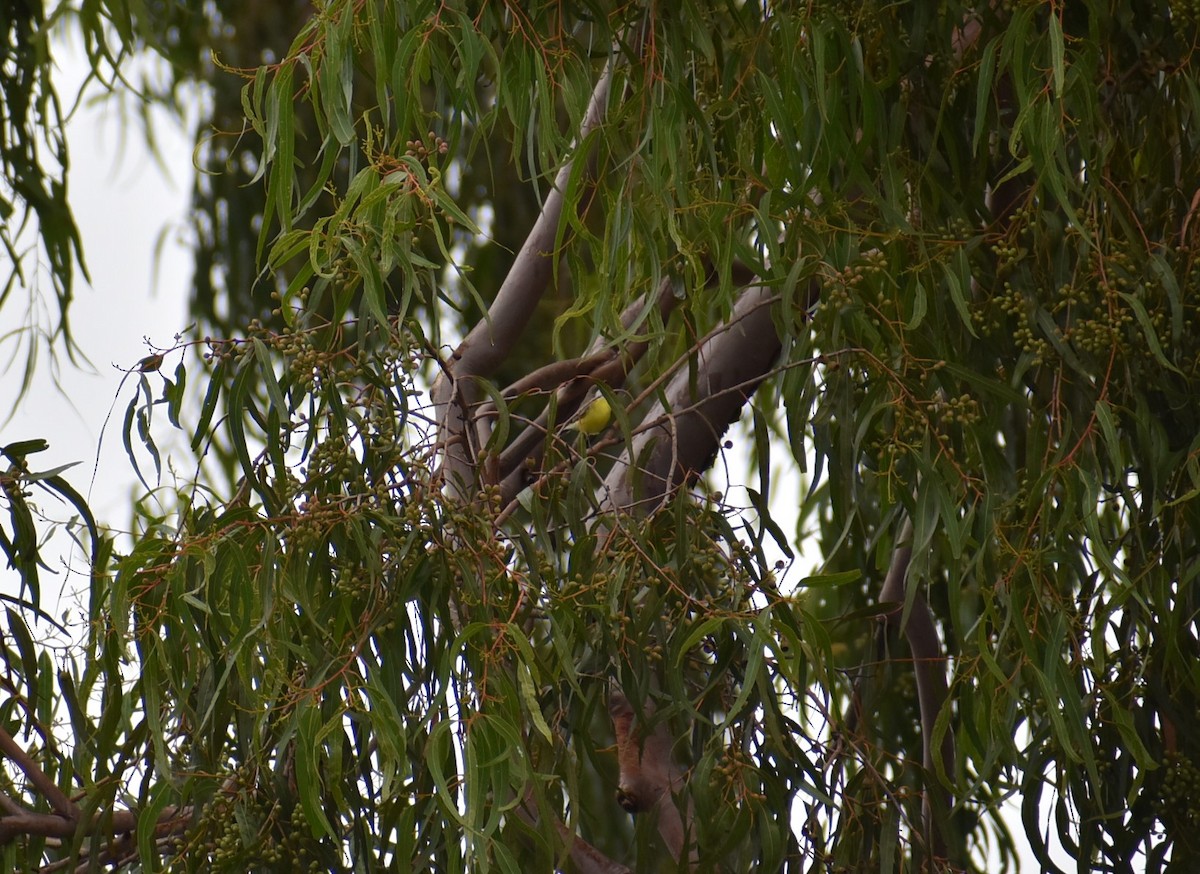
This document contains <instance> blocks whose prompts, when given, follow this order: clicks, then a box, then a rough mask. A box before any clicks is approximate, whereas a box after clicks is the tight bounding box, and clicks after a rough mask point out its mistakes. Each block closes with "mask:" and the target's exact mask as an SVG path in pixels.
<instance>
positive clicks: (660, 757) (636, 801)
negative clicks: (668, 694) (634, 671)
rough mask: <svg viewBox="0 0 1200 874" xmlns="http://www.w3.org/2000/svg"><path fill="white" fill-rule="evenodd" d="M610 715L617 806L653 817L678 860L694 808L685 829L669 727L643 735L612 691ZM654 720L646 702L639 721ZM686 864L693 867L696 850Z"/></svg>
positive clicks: (624, 701) (689, 810) (630, 711)
mask: <svg viewBox="0 0 1200 874" xmlns="http://www.w3.org/2000/svg"><path fill="white" fill-rule="evenodd" d="M608 713H609V716H610V717H612V723H613V734H614V735H615V736H616V739H617V763H618V766H619V768H620V771H619V778H618V779H619V781H620V782H619V784H618V786H617V803H618V804H620V805H621V807H622V808H623V809H624V810H625V811H627V812H628V813H633V814H637V813H646V812H647V811H653V812H654V813H655V814H656V816H657V826H658V833H659V835H661V836H662V839H663V842H664V843H665V844H666V845H667V849H668V850H669V851H670V853H671V856H672V857H673V858H675V859H678V860H682V859H683V856H684V852H683V851H684V848H685V847H686V846H687V838H688V831H690V828H691V822H692V804H691V800H690V799H689V800H688V801H687V823H686V825H685V823H684V817H683V814H682V813H681V812H680V810H679V804H678V803H677V799H676V795H677V794H678V793H679V792H680V790H682V788H683V770H682V769H681V768H680V767H679V765H678V764H676V762H675V754H674V747H675V738H673V737H672V736H671V728H670V726H669V725H668V724H667V722H666V721H665V720H660V721H659V722H658V723H657V724H656V725H655V726H654V731H653V732H651V733H650V734H648V735H647V734H646V733H645V731H644V726H642V725H640V724H639V720H638V718H637V714H636V713H635V712H634V709H633V705H631V704H630V703H629V699H628V698H626V697H625V696H624V695H623V694H621V693H620V692H616V691H614V692H613V693H612V695H611V697H610V698H609V704H608ZM653 715H654V705H653V703H651V702H649V701H647V702H646V703H645V704H644V705H643V708H642V717H643V718H649V717H651V716H653ZM690 861H691V862H693V863H694V862H695V861H696V856H695V851H694V850H693V852H692V853H691V854H690Z"/></svg>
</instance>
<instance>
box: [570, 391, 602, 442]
mask: <svg viewBox="0 0 1200 874" xmlns="http://www.w3.org/2000/svg"><path fill="white" fill-rule="evenodd" d="M611 420H612V405H611V404H609V402H608V398H606V397H603V396H601V397H598V398H596V399H595V400H594V401H592V402H591V403H590V404H588V405H587V408H586V409H585V410H584V411H583V415H581V416H580V417H579V418H578V419H575V420H574V421H573V422H570V423H568V424H567V428H568V429H574V430H576V431H578V432H579V433H580V434H584V435H586V436H588V437H594V436H595V435H597V434H599V433H600V432H601V431H603V430H604V429H605V428H607V427H608V423H609V422H610V421H611Z"/></svg>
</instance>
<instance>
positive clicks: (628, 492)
mask: <svg viewBox="0 0 1200 874" xmlns="http://www.w3.org/2000/svg"><path fill="white" fill-rule="evenodd" d="M774 300H775V297H774V294H773V293H772V291H771V290H770V289H768V288H767V287H766V286H764V285H752V286H750V287H748V288H747V289H745V290H744V291H743V292H742V294H741V296H740V297H739V298H738V301H737V304H736V305H735V306H734V309H733V313H732V314H731V315H730V318H729V321H728V322H727V323H726V324H725V325H724V326H722V328H721V329H720V330H718V331H716V332H714V333H713V334H712V335H710V336H709V338H708V339H707V340H706V341H705V342H704V343H703V344H702V345H701V347H700V349H699V351H698V352H697V355H696V364H695V367H694V368H680V370H679V371H678V372H677V373H676V374H675V376H674V378H673V379H672V380H671V381H670V383H669V384H668V386H667V388H666V390H665V392H664V395H663V399H662V400H660V401H659V402H658V403H657V404H656V405H655V406H654V407H653V408H652V409H651V410H650V412H649V413H647V415H646V421H650V422H653V421H658V420H660V421H659V424H657V425H656V426H655V427H652V428H649V429H647V430H646V431H644V432H642V433H641V434H639V435H638V436H637V437H635V438H634V440H633V443H632V445H631V446H629V447H628V448H627V449H626V451H625V452H624V453H623V454H622V456H621V458H620V460H618V462H617V463H616V465H614V467H613V469H612V471H610V473H609V475H608V478H607V479H606V481H605V498H604V500H605V503H606V506H608V507H609V508H610V509H615V510H629V509H637V510H639V511H641V512H648V511H650V510H653V509H654V508H656V507H658V506H660V505H661V504H662V503H663V502H664V501H665V500H666V499H667V498H668V497H669V496H670V495H671V494H672V493H673V492H674V490H675V489H677V488H679V487H680V486H682V485H684V484H686V483H688V482H690V481H691V480H693V479H695V478H696V477H697V476H699V475H700V474H701V473H703V472H704V471H705V470H706V469H707V468H708V467H709V465H711V464H712V461H713V459H714V458H715V457H716V454H717V449H718V447H719V446H720V441H721V438H722V436H723V435H724V433H725V431H726V430H727V429H728V428H729V426H730V425H731V424H732V423H733V422H734V421H736V420H737V418H738V417H739V416H740V415H741V412H742V407H744V406H745V404H746V401H748V400H749V399H750V397H751V396H752V395H753V394H754V392H755V390H756V389H757V388H758V386H759V384H760V383H761V382H762V381H763V380H764V379H766V377H767V375H768V374H769V373H770V372H771V368H772V367H773V366H774V364H775V360H776V359H777V358H778V357H779V352H780V350H781V349H782V342H781V340H780V338H779V334H778V332H777V331H776V330H775V324H774V321H773V319H772V314H771V310H772V307H771V304H772V303H773V302H774ZM734 387H736V390H732V391H731V390H730V389H731V388H734ZM633 459H637V460H638V465H640V466H639V467H637V468H635V466H634V462H633Z"/></svg>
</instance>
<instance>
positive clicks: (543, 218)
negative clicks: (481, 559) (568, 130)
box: [430, 46, 621, 498]
mask: <svg viewBox="0 0 1200 874" xmlns="http://www.w3.org/2000/svg"><path fill="white" fill-rule="evenodd" d="M620 57H621V54H620V51H619V47H618V46H614V47H613V50H612V53H611V54H610V55H609V59H608V63H607V64H606V65H605V67H604V72H603V73H601V75H600V78H599V80H598V81H597V82H596V87H595V88H594V89H593V91H592V96H591V99H590V100H589V101H588V106H587V110H586V112H585V113H584V117H583V122H582V123H581V125H580V128H579V136H578V137H577V139H576V146H575V147H576V154H575V155H573V156H572V157H571V158H569V159H568V160H567V161H566V162H565V163H564V164H563V165H562V167H560V168H559V171H558V174H557V175H556V177H555V180H554V187H553V188H552V189H551V190H550V192H549V194H548V195H547V196H546V201H545V203H544V204H543V205H542V211H541V213H540V214H539V215H538V218H537V221H536V222H534V225H533V228H532V229H531V230H530V232H529V236H527V237H526V238H525V243H524V244H523V245H522V246H521V251H520V252H518V253H517V257H516V260H515V261H514V262H513V265H512V268H511V269H510V270H509V272H508V275H507V276H506V277H505V278H504V282H503V283H502V284H501V286H500V290H499V291H498V292H497V293H496V298H495V300H493V301H492V305H491V306H490V307H489V308H488V312H487V315H486V316H484V318H482V319H480V320H479V322H478V323H476V325H475V327H473V328H472V329H471V330H470V332H469V333H468V334H467V336H466V338H465V339H464V340H463V341H462V343H460V344H459V346H458V348H457V349H456V350H455V351H454V353H453V355H452V356H451V360H450V368H449V371H450V372H449V376H448V377H447V374H445V373H443V374H439V376H438V378H437V380H436V381H435V382H434V385H433V390H432V391H431V393H430V395H431V398H432V400H433V403H434V408H435V410H436V415H437V421H438V427H439V429H440V432H441V433H440V434H439V440H440V442H441V445H442V446H443V448H444V452H445V466H444V468H443V474H444V475H445V479H446V483H447V485H448V486H449V487H450V488H451V489H452V490H454V493H456V494H457V495H458V497H460V498H462V497H465V496H466V492H465V488H466V486H465V484H466V483H468V482H471V481H472V479H473V476H474V471H473V469H472V458H471V455H470V452H469V449H468V447H467V444H466V442H465V441H464V440H462V439H461V438H462V437H463V435H465V434H466V432H467V431H468V430H469V427H470V414H469V407H470V405H471V404H472V403H473V402H474V401H475V399H476V398H475V391H474V390H473V389H469V388H468V385H469V383H468V382H467V380H469V379H470V378H471V377H478V376H486V375H487V374H489V373H491V372H492V371H493V370H495V368H496V366H497V365H499V364H500V362H502V361H504V359H505V358H506V357H507V356H508V355H509V353H510V352H511V351H512V349H513V348H514V347H515V346H516V344H517V341H518V340H519V339H520V337H521V335H522V334H523V333H524V330H525V327H526V325H527V324H528V323H529V318H530V316H532V315H533V312H534V309H535V308H536V307H537V304H538V301H540V300H541V298H542V295H544V294H545V292H546V288H547V286H548V284H549V281H550V276H551V273H552V271H553V267H554V259H553V258H552V257H551V256H552V255H553V253H554V241H555V239H556V238H557V236H558V228H559V225H560V223H561V222H562V215H563V208H564V206H565V202H566V189H567V185H568V183H569V182H570V179H571V173H572V168H573V167H574V164H575V161H576V159H578V157H579V150H581V149H583V148H584V143H585V140H586V139H587V136H588V134H590V133H591V132H592V131H593V130H595V128H596V127H597V126H598V125H599V124H600V121H601V118H602V117H603V114H604V110H605V106H606V104H607V103H608V98H609V92H610V90H611V87H612V79H613V73H614V71H615V69H616V65H617V63H618V61H619V60H620ZM451 407H454V408H457V410H458V414H457V415H455V414H454V413H453V412H452V410H451Z"/></svg>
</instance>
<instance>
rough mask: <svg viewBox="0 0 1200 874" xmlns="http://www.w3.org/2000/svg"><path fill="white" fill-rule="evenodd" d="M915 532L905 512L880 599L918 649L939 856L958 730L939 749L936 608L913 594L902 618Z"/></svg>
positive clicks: (932, 826)
mask: <svg viewBox="0 0 1200 874" xmlns="http://www.w3.org/2000/svg"><path fill="white" fill-rule="evenodd" d="M912 536H913V525H912V519H911V518H909V517H905V519H904V522H903V524H902V525H901V526H900V533H899V534H898V535H897V537H896V545H895V548H894V549H893V550H892V560H891V564H890V565H889V566H888V572H887V576H886V577H885V578H884V581H883V587H882V588H881V589H880V591H879V602H880V603H881V604H895V605H896V607H895V609H893V610H891V611H889V612H888V613H886V614H885V615H884V617H883V618H884V621H885V623H886V625H887V626H888V627H896V626H898V625H899V626H900V627H901V630H902V631H903V633H904V637H905V639H906V640H907V641H908V648H909V651H910V653H911V655H912V664H913V674H914V676H915V677H916V681H917V704H918V707H919V709H920V715H921V763H922V765H923V766H924V768H925V773H926V779H927V780H928V783H927V785H926V792H925V799H924V803H923V812H924V818H925V831H926V835H927V840H928V841H929V849H930V852H931V853H932V854H933V855H934V857H936V858H946V853H947V846H946V835H945V832H944V830H943V829H942V828H941V827H940V826H939V823H938V820H937V816H936V812H937V811H938V810H940V811H943V812H945V811H948V810H949V809H950V804H951V803H952V801H953V798H952V796H951V794H950V792H949V790H948V789H947V788H946V787H945V786H943V785H942V783H941V781H940V780H938V778H937V775H938V773H939V772H940V773H945V774H946V775H947V776H949V775H951V774H953V772H954V735H953V734H952V733H951V732H949V731H947V732H946V734H945V736H944V737H943V738H942V744H941V749H940V750H935V749H934V727H935V725H936V723H937V717H938V714H939V713H941V710H942V707H943V706H944V705H945V703H946V697H947V695H948V694H949V689H948V686H947V683H946V668H945V661H946V659H945V656H944V655H943V654H942V651H941V641H940V640H939V638H938V632H937V626H936V625H935V623H934V621H933V614H932V612H931V611H930V609H929V604H928V602H926V600H925V598H924V596H922V595H921V593H920V592H917V593H915V594H914V595H913V599H912V606H911V608H910V610H909V614H908V620H907V621H906V622H903V624H901V623H902V620H903V617H904V604H905V602H906V600H907V599H908V566H909V563H910V562H911V561H912ZM939 757H940V762H939V761H938V758H939ZM935 796H936V803H935Z"/></svg>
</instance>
